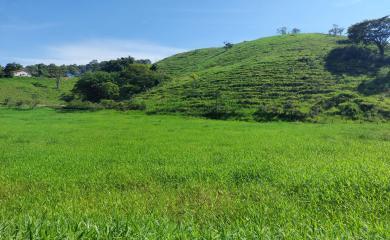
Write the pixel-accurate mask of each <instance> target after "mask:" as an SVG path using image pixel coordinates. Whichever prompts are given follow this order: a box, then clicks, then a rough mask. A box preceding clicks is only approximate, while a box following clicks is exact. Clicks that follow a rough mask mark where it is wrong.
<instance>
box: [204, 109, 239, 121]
mask: <svg viewBox="0 0 390 240" xmlns="http://www.w3.org/2000/svg"><path fill="white" fill-rule="evenodd" d="M202 116H203V117H206V118H210V119H217V120H227V119H238V118H240V117H242V116H243V114H242V113H240V112H238V110H237V109H235V108H233V107H229V106H212V107H209V108H206V109H205V110H204V112H203V114H202Z"/></svg>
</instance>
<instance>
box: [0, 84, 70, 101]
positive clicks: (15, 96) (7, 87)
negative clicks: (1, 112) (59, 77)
mask: <svg viewBox="0 0 390 240" xmlns="http://www.w3.org/2000/svg"><path fill="white" fill-rule="evenodd" d="M75 81H76V79H67V80H63V81H62V87H61V90H57V89H56V88H55V86H56V81H55V80H54V79H45V78H0V104H1V103H4V102H5V101H7V100H6V99H8V101H10V102H11V103H13V104H15V103H17V102H25V103H27V104H28V103H30V102H33V101H38V103H39V104H40V105H45V106H53V105H59V104H62V103H63V102H62V101H61V100H60V96H61V95H62V94H63V93H67V92H69V91H70V90H71V89H72V88H73V85H74V83H75Z"/></svg>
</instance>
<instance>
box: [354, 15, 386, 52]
mask: <svg viewBox="0 0 390 240" xmlns="http://www.w3.org/2000/svg"><path fill="white" fill-rule="evenodd" d="M348 38H349V39H350V40H351V41H353V42H354V43H363V44H366V45H369V44H375V45H376V46H377V47H378V49H379V54H380V55H381V56H382V57H383V56H384V55H385V48H386V47H387V46H388V45H389V39H390V17H389V16H386V17H383V18H379V19H374V20H366V21H363V22H360V23H357V24H354V25H352V26H351V27H350V28H349V29H348Z"/></svg>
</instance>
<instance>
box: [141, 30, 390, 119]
mask: <svg viewBox="0 0 390 240" xmlns="http://www.w3.org/2000/svg"><path fill="white" fill-rule="evenodd" d="M373 50H374V51H375V49H373ZM388 53H389V52H387V55H389V54H388ZM388 63H389V62H387V63H386V61H379V60H378V59H376V58H375V57H373V54H372V53H370V52H369V51H368V50H365V49H363V48H356V47H353V46H351V45H350V44H348V43H347V41H346V39H345V38H343V37H331V36H327V35H322V34H302V35H294V36H292V35H287V36H276V37H269V38H263V39H259V40H255V41H248V42H243V43H240V44H236V45H234V47H233V48H231V49H224V48H208V49H200V50H195V51H191V52H187V53H182V54H178V55H175V56H172V57H169V58H167V59H165V60H163V61H161V62H159V63H158V67H159V69H160V71H162V72H165V73H167V74H169V75H170V76H171V77H172V80H170V81H167V82H165V83H163V84H161V85H160V86H158V87H156V88H154V89H152V90H151V91H149V92H147V93H146V94H143V95H141V96H138V98H137V101H139V102H142V103H144V104H145V105H146V106H147V109H148V111H149V112H155V113H184V114H188V115H196V116H206V117H211V118H239V119H253V118H257V119H258V120H272V119H280V118H282V119H286V120H300V119H304V118H305V119H307V118H310V119H318V118H323V117H328V116H334V115H339V116H342V117H347V118H352V119H372V118H376V117H379V118H381V119H383V118H385V119H386V118H388V117H389V111H390V101H389V98H388V96H389V95H388V93H389V90H388V86H389V84H388V83H389V79H388V78H386V76H385V78H384V79H379V80H378V79H377V78H378V76H377V72H385V71H386V66H389V65H388ZM385 74H386V73H385ZM388 76H390V75H387V77H388ZM363 81H365V82H366V83H367V84H366V85H367V86H368V87H365V86H366V85H364V86H360V88H359V85H360V84H362V82H363ZM377 82H380V83H381V84H382V85H378V86H377V85H375V84H377ZM372 84H374V89H375V90H376V91H371V90H372V89H371V88H372ZM358 88H359V89H360V90H361V91H358ZM364 88H367V89H368V88H369V89H370V90H367V89H364Z"/></svg>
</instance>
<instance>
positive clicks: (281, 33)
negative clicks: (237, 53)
mask: <svg viewBox="0 0 390 240" xmlns="http://www.w3.org/2000/svg"><path fill="white" fill-rule="evenodd" d="M287 30H288V29H287V27H281V28H278V29H277V33H278V34H280V35H286V34H287V33H288V31H287Z"/></svg>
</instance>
